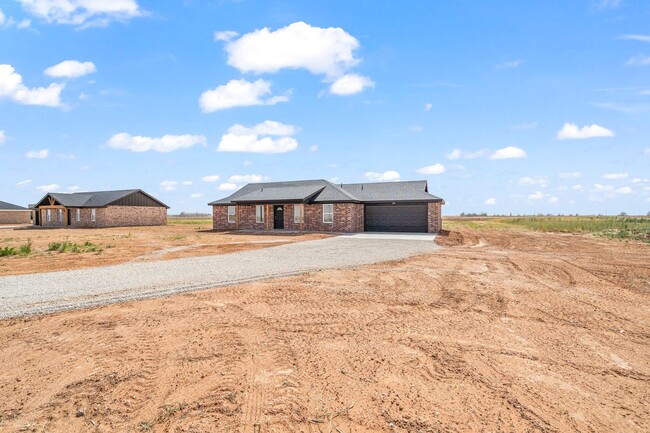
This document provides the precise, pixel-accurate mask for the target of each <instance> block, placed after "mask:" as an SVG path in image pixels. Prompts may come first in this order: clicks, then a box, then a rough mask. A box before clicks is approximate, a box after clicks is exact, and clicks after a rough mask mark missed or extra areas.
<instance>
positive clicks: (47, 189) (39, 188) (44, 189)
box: [34, 183, 61, 192]
mask: <svg viewBox="0 0 650 433" xmlns="http://www.w3.org/2000/svg"><path fill="white" fill-rule="evenodd" d="M34 189H35V190H37V191H42V192H54V191H58V190H59V189H61V186H60V185H59V184H57V183H50V184H48V185H40V186H37V187H36V188H34Z"/></svg>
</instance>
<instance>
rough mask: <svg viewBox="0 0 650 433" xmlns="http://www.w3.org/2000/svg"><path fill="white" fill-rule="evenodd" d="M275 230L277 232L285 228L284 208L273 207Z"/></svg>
mask: <svg viewBox="0 0 650 433" xmlns="http://www.w3.org/2000/svg"><path fill="white" fill-rule="evenodd" d="M273 228H274V229H275V230H281V229H283V228H284V206H273Z"/></svg>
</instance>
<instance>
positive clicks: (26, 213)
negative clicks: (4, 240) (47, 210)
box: [0, 201, 32, 224]
mask: <svg viewBox="0 0 650 433" xmlns="http://www.w3.org/2000/svg"><path fill="white" fill-rule="evenodd" d="M31 222H32V211H31V210H29V209H27V208H25V207H22V206H18V205H15V204H11V203H7V202H6V201H0V224H29V223H31Z"/></svg>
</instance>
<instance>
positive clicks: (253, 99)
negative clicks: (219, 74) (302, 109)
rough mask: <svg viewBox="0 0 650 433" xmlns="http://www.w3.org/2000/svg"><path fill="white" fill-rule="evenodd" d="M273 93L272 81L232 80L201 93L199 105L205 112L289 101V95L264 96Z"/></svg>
mask: <svg viewBox="0 0 650 433" xmlns="http://www.w3.org/2000/svg"><path fill="white" fill-rule="evenodd" d="M270 93H271V82H270V81H266V80H261V79H260V80H257V81H254V82H250V81H246V80H243V79H242V80H230V81H228V83H226V84H224V85H222V86H218V87H217V88H215V89H214V90H207V91H205V92H203V93H202V94H201V97H200V98H199V105H200V107H201V111H202V112H204V113H212V112H214V111H218V110H225V109H227V108H232V107H249V106H253V105H275V104H277V103H278V102H287V101H288V100H289V97H288V96H273V97H270V98H264V97H265V96H266V95H270Z"/></svg>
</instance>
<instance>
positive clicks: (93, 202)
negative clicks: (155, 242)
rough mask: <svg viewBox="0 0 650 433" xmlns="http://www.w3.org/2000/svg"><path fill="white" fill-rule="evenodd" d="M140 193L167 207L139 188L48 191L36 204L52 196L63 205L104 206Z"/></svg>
mask: <svg viewBox="0 0 650 433" xmlns="http://www.w3.org/2000/svg"><path fill="white" fill-rule="evenodd" d="M138 192H139V193H142V194H144V195H146V196H147V197H149V198H150V199H152V200H154V201H156V202H158V203H160V205H162V206H165V207H167V208H168V207H169V206H167V205H166V204H165V203H163V202H161V201H160V200H157V199H156V198H155V197H152V196H150V195H149V194H147V193H146V192H144V191H142V190H141V189H125V190H118V191H88V192H75V193H70V194H68V193H60V192H50V193H47V194H46V195H45V196H44V197H43V198H42V199H40V200H39V201H38V203H37V204H36V206H39V205H40V204H41V203H42V202H43V201H44V200H45V199H46V198H47V197H48V196H50V197H52V198H53V199H55V200H56V201H58V202H59V203H61V205H63V206H65V207H104V206H108V205H109V204H111V203H114V202H116V201H118V200H120V199H122V198H124V197H127V196H129V195H131V194H135V193H138Z"/></svg>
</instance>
